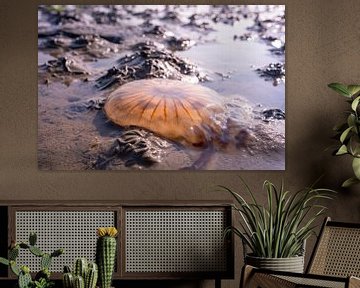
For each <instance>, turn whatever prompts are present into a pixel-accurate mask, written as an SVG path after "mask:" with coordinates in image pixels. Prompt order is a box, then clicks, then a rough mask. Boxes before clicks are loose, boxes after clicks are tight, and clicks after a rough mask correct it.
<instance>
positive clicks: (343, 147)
mask: <svg viewBox="0 0 360 288" xmlns="http://www.w3.org/2000/svg"><path fill="white" fill-rule="evenodd" d="M347 153H348V149H347V147H346V145H341V147H340V148H339V150H338V151H337V152H336V154H335V155H344V154H347Z"/></svg>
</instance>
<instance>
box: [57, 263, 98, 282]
mask: <svg viewBox="0 0 360 288" xmlns="http://www.w3.org/2000/svg"><path fill="white" fill-rule="evenodd" d="M87 263H88V261H87V259H85V258H78V259H76V261H75V263H74V272H73V273H71V269H70V267H69V266H64V273H63V286H64V288H78V287H77V286H75V285H78V286H79V287H80V288H81V287H82V285H84V287H83V288H95V287H96V282H97V279H98V268H97V265H96V263H92V262H91V263H89V264H87ZM82 275H84V276H82ZM80 279H81V280H80ZM82 283H83V284H82Z"/></svg>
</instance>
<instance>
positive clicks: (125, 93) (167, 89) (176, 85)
mask: <svg viewBox="0 0 360 288" xmlns="http://www.w3.org/2000/svg"><path fill="white" fill-rule="evenodd" d="M104 111H105V114H106V116H107V117H108V119H110V120H111V121H112V122H114V123H116V124H117V125H120V126H123V127H128V126H136V127H140V128H145V129H147V130H150V131H152V132H154V133H156V134H158V135H160V136H163V137H165V138H167V139H170V140H174V141H179V142H182V141H185V142H186V143H189V144H192V145H194V146H204V145H206V144H207V143H209V142H210V141H212V140H213V139H215V138H217V137H219V136H221V134H222V132H223V129H224V125H223V123H224V119H225V118H224V117H223V116H222V115H224V108H223V103H222V101H221V99H220V97H219V95H218V94H217V93H216V92H215V91H214V90H212V89H210V88H207V87H204V86H201V85H196V84H190V83H186V82H182V81H178V80H167V79H150V80H137V81H132V82H130V83H127V84H124V85H122V86H121V87H119V88H118V89H117V90H115V91H114V92H112V93H111V94H110V95H109V97H108V98H107V100H106V103H105V106H104Z"/></svg>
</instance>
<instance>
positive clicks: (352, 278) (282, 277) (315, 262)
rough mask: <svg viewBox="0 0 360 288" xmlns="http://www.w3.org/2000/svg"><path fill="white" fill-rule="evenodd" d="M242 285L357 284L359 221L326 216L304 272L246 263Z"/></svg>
mask: <svg viewBox="0 0 360 288" xmlns="http://www.w3.org/2000/svg"><path fill="white" fill-rule="evenodd" d="M240 286H241V287H242V288H247V287H249V288H252V287H254V288H259V287H260V288H272V287H285V288H288V287H294V288H295V287H323V288H324V287H325V288H348V287H349V288H355V287H360V224H355V223H342V222H333V221H331V220H330V218H326V219H325V221H324V224H323V226H322V229H321V233H320V235H319V238H318V241H317V243H316V245H315V249H314V252H313V254H312V256H311V258H310V262H309V266H308V268H307V270H306V273H305V274H300V273H289V272H278V271H271V270H264V269H257V268H254V267H251V266H249V265H246V266H245V267H244V269H243V274H242V281H241V283H240Z"/></svg>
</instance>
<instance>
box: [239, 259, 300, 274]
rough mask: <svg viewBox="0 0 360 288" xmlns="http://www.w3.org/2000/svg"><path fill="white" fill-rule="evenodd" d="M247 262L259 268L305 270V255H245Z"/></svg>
mask: <svg viewBox="0 0 360 288" xmlns="http://www.w3.org/2000/svg"><path fill="white" fill-rule="evenodd" d="M245 263H246V264H247V265H251V266H254V267H257V268H262V269H269V270H275V271H286V272H297V273H303V272H304V256H295V257H289V258H263V257H255V256H251V255H246V256H245Z"/></svg>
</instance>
